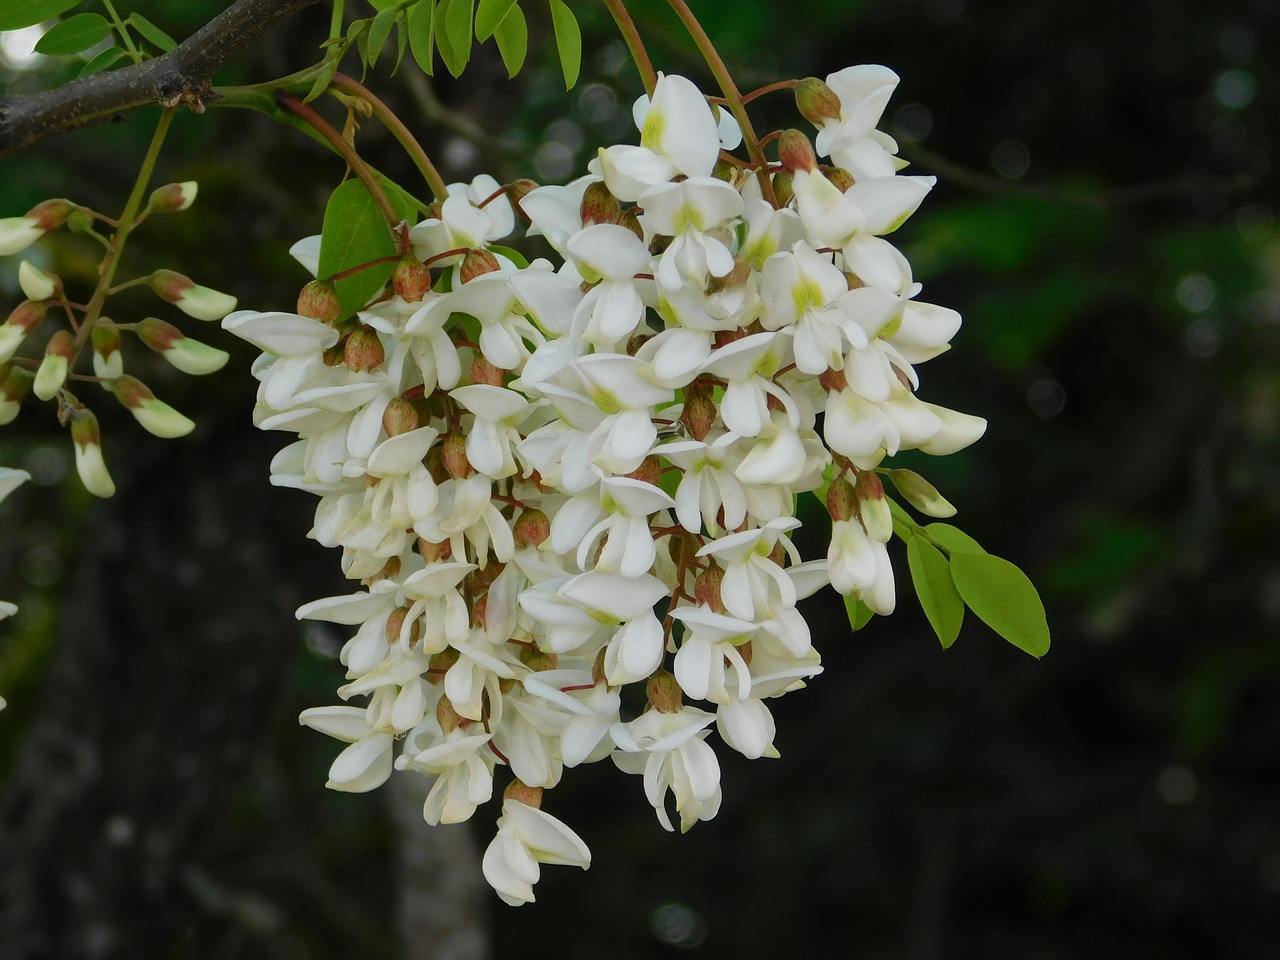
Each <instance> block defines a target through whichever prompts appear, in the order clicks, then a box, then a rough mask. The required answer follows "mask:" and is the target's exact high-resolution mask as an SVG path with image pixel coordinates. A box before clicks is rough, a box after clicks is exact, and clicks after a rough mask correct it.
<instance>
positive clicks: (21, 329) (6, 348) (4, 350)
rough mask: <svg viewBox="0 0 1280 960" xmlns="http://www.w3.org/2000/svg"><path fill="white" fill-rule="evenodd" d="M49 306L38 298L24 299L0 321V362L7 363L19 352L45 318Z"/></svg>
mask: <svg viewBox="0 0 1280 960" xmlns="http://www.w3.org/2000/svg"><path fill="white" fill-rule="evenodd" d="M47 312H48V308H47V307H46V306H45V305H44V304H43V303H40V302H39V301H37V300H24V301H23V302H22V303H20V304H18V305H17V306H16V307H15V308H14V309H13V312H12V313H10V314H9V316H8V318H7V319H6V320H5V322H4V323H0V363H5V362H6V361H7V360H8V359H9V358H10V357H12V356H13V355H14V353H16V352H17V349H18V347H20V346H21V345H22V341H23V340H24V339H25V338H26V336H27V334H29V333H30V332H31V331H32V330H34V329H35V328H36V327H38V326H40V324H41V322H42V321H43V320H44V315H45V313H47Z"/></svg>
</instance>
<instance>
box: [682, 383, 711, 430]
mask: <svg viewBox="0 0 1280 960" xmlns="http://www.w3.org/2000/svg"><path fill="white" fill-rule="evenodd" d="M717 416H719V413H718V412H717V410H716V405H715V402H714V401H713V400H712V399H711V395H710V394H709V393H703V392H698V393H695V394H692V395H691V396H688V397H686V398H685V401H684V409H683V410H681V411H680V422H681V423H682V424H683V425H684V428H685V429H686V430H688V431H689V436H691V437H693V439H695V440H698V441H702V440H705V439H706V438H707V434H708V433H710V432H711V427H712V426H713V425H714V424H715V422H716V417H717Z"/></svg>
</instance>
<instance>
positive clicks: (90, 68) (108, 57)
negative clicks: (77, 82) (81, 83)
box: [79, 47, 125, 77]
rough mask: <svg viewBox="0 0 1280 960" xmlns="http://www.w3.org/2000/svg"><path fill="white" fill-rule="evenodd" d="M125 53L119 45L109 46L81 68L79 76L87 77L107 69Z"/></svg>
mask: <svg viewBox="0 0 1280 960" xmlns="http://www.w3.org/2000/svg"><path fill="white" fill-rule="evenodd" d="M124 55H125V54H124V51H123V50H121V49H120V48H119V47H107V49H105V50H103V51H102V52H101V53H100V54H98V55H97V56H96V57H94V58H93V59H92V60H90V61H89V62H88V63H86V64H85V65H84V66H83V67H81V68H80V73H79V76H81V77H87V76H89V75H90V74H94V73H98V72H100V71H102V70H105V69H107V67H109V66H111V65H112V64H113V63H115V62H116V61H117V60H119V59H120V58H121V57H123V56H124Z"/></svg>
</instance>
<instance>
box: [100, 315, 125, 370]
mask: <svg viewBox="0 0 1280 960" xmlns="http://www.w3.org/2000/svg"><path fill="white" fill-rule="evenodd" d="M120 342H121V337H120V329H119V328H118V327H117V326H116V325H115V324H114V323H112V322H111V321H110V320H108V319H107V318H106V317H102V318H101V319H99V320H98V322H97V323H96V324H95V325H94V328H93V372H94V375H95V376H99V377H101V378H102V379H103V380H114V379H116V377H119V376H121V375H122V374H123V373H124V354H123V353H121V352H120Z"/></svg>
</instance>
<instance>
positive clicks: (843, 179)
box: [822, 167, 854, 193]
mask: <svg viewBox="0 0 1280 960" xmlns="http://www.w3.org/2000/svg"><path fill="white" fill-rule="evenodd" d="M822 172H823V175H824V176H825V177H826V178H827V179H828V180H830V181H831V183H832V185H834V186H835V188H836V189H837V190H839V191H840V192H841V193H844V192H845V191H846V190H848V189H849V188H850V187H852V186H853V184H854V179H853V174H852V173H850V172H849V171H848V170H846V169H845V168H844V167H828V168H827V169H826V170H824V171H822Z"/></svg>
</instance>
